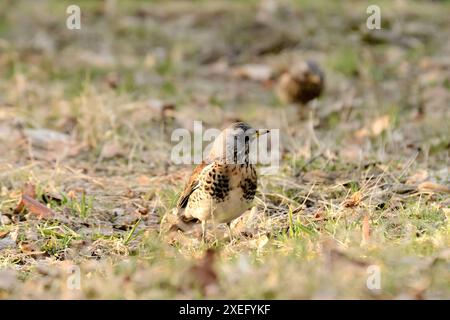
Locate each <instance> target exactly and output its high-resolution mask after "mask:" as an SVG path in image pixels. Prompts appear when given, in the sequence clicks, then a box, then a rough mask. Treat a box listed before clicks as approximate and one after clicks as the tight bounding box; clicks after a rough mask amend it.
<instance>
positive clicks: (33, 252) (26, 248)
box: [19, 242, 45, 256]
mask: <svg viewBox="0 0 450 320" xmlns="http://www.w3.org/2000/svg"><path fill="white" fill-rule="evenodd" d="M19 248H20V251H22V253H24V254H26V255H29V256H41V255H43V254H45V252H44V251H40V250H38V249H37V247H36V246H35V245H34V244H32V243H28V242H21V243H20V244H19Z"/></svg>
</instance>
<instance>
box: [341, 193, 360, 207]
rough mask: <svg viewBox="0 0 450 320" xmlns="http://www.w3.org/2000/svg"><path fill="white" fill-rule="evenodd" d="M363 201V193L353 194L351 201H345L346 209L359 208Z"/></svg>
mask: <svg viewBox="0 0 450 320" xmlns="http://www.w3.org/2000/svg"><path fill="white" fill-rule="evenodd" d="M362 199H363V195H362V193H361V192H359V191H357V192H355V193H354V194H352V196H351V197H350V199H347V200H345V202H344V207H346V208H354V207H357V206H358V205H359V204H360V203H361V201H362Z"/></svg>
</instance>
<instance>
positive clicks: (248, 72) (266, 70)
mask: <svg viewBox="0 0 450 320" xmlns="http://www.w3.org/2000/svg"><path fill="white" fill-rule="evenodd" d="M232 75H233V76H235V77H238V78H243V79H249V80H254V81H266V80H269V79H270V78H271V77H272V76H273V70H272V68H271V67H269V66H267V65H263V64H246V65H243V66H239V67H237V68H235V69H234V70H233V71H232Z"/></svg>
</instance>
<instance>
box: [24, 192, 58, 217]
mask: <svg viewBox="0 0 450 320" xmlns="http://www.w3.org/2000/svg"><path fill="white" fill-rule="evenodd" d="M22 202H23V204H24V206H25V208H27V209H28V211H29V212H30V213H32V214H34V215H36V216H38V217H39V218H40V219H42V218H48V217H51V216H54V215H55V212H54V211H53V210H51V209H50V208H48V207H46V206H44V205H43V204H42V203H40V202H38V201H37V200H35V199H33V198H31V197H30V196H28V195H26V194H24V195H22Z"/></svg>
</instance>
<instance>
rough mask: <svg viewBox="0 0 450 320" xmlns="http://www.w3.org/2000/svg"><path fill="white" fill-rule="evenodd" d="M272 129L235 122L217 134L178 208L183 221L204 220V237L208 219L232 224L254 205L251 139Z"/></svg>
mask: <svg viewBox="0 0 450 320" xmlns="http://www.w3.org/2000/svg"><path fill="white" fill-rule="evenodd" d="M268 132H269V130H255V129H253V128H252V127H250V126H249V125H248V124H246V123H244V122H237V123H234V124H232V125H231V126H229V127H228V128H226V129H224V130H223V131H222V132H221V133H220V135H219V136H217V138H216V139H215V141H214V143H213V145H212V148H211V151H210V153H209V155H208V156H207V157H206V159H205V160H204V161H203V162H202V163H201V164H199V165H198V166H197V167H196V168H195V169H194V172H193V173H192V175H191V177H190V179H189V181H188V182H187V184H186V186H185V188H184V191H183V193H182V194H181V196H180V198H179V200H178V203H177V210H176V211H177V215H178V218H179V219H180V220H181V221H182V222H183V223H190V222H197V221H200V222H201V225H202V239H203V240H204V239H205V235H206V224H207V222H212V223H227V224H228V227H230V223H231V221H232V220H234V219H236V218H238V217H239V216H241V215H242V214H243V213H244V212H245V211H246V210H248V209H249V208H250V207H251V205H252V202H253V199H254V198H255V193H256V186H257V174H256V169H255V164H254V163H252V161H251V157H250V151H251V143H252V141H254V140H255V139H256V138H257V137H258V136H259V135H261V134H265V133H268ZM180 229H181V228H180ZM229 231H230V237H231V230H230V229H229Z"/></svg>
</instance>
